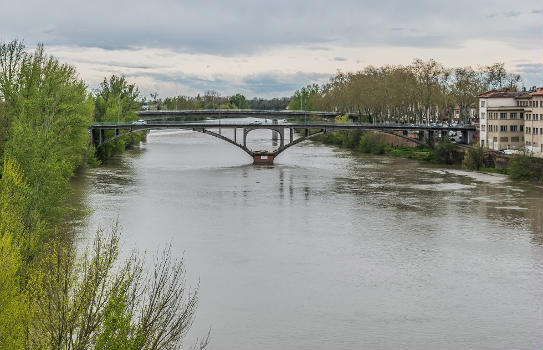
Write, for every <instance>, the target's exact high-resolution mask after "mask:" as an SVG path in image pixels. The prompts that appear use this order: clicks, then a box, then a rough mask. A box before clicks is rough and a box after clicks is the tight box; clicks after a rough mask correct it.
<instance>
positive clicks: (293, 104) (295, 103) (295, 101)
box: [288, 84, 319, 111]
mask: <svg viewBox="0 0 543 350" xmlns="http://www.w3.org/2000/svg"><path fill="white" fill-rule="evenodd" d="M318 92H319V86H318V85H317V84H313V85H307V86H306V87H305V88H301V89H300V90H296V92H295V93H294V95H293V96H292V97H291V99H290V103H289V105H288V108H289V109H290V110H304V111H311V110H313V105H314V97H315V96H316V95H317V94H318Z"/></svg>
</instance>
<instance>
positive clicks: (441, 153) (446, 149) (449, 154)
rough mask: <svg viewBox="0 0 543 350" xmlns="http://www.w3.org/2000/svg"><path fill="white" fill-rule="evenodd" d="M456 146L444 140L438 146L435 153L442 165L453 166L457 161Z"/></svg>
mask: <svg viewBox="0 0 543 350" xmlns="http://www.w3.org/2000/svg"><path fill="white" fill-rule="evenodd" d="M455 152H456V145H455V144H454V143H452V142H451V141H449V139H447V138H444V139H443V141H441V142H440V143H438V144H437V146H436V148H435V149H434V151H433V153H434V155H435V157H436V159H437V160H438V161H439V162H440V163H445V164H452V163H453V162H454V160H455Z"/></svg>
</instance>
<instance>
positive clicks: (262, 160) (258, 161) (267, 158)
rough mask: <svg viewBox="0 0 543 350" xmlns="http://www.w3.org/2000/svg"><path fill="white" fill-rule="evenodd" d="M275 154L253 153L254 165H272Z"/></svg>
mask: <svg viewBox="0 0 543 350" xmlns="http://www.w3.org/2000/svg"><path fill="white" fill-rule="evenodd" d="M274 158H275V156H274V155H273V154H272V153H255V154H253V164H254V165H273V159H274Z"/></svg>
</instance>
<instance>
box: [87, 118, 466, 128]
mask: <svg viewBox="0 0 543 350" xmlns="http://www.w3.org/2000/svg"><path fill="white" fill-rule="evenodd" d="M161 125H164V126H191V125H195V126H199V127H200V126H205V125H209V126H213V127H218V126H236V125H238V126H240V127H253V126H254V127H262V126H278V125H282V126H293V127H325V126H330V127H333V126H336V127H342V126H343V127H345V126H353V127H355V126H365V127H368V128H380V127H382V128H399V129H412V130H421V129H422V130H432V129H445V130H474V129H475V126H474V125H472V124H466V125H447V124H439V125H427V124H402V123H376V124H374V123H355V122H352V121H350V122H346V123H334V122H308V123H293V122H287V121H280V122H278V123H272V122H255V121H248V122H241V121H230V120H220V119H219V120H217V119H213V120H203V121H162V120H160V121H146V122H144V123H141V122H119V123H117V122H100V123H93V124H92V125H91V127H95V128H99V127H100V126H108V127H112V126H118V127H119V128H123V127H133V126H150V127H160V126H161Z"/></svg>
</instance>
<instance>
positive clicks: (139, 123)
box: [132, 119, 147, 125]
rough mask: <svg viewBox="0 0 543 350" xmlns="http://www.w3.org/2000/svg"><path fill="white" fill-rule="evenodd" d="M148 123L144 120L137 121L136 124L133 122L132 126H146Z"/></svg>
mask: <svg viewBox="0 0 543 350" xmlns="http://www.w3.org/2000/svg"><path fill="white" fill-rule="evenodd" d="M145 124H147V122H146V121H145V120H143V119H140V120H136V121H135V122H132V125H145Z"/></svg>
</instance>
